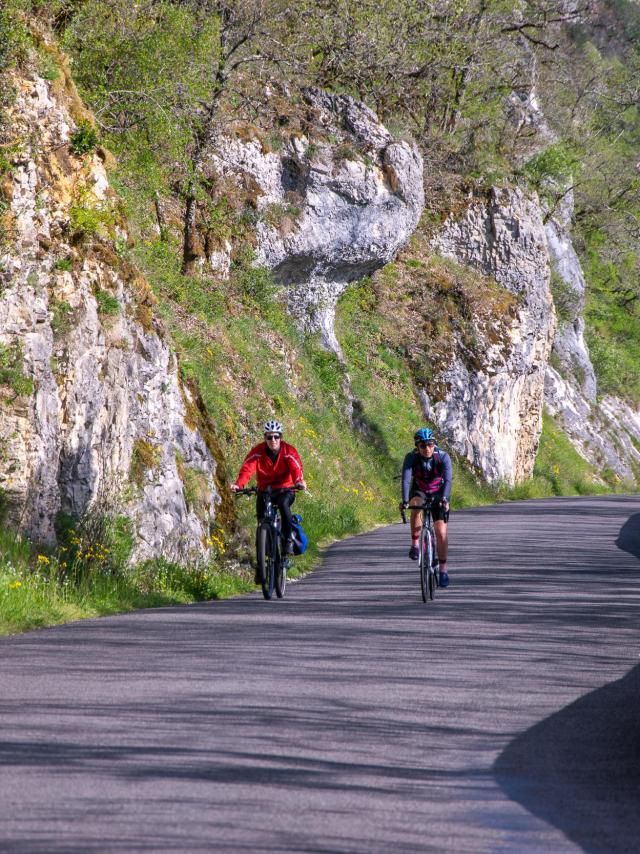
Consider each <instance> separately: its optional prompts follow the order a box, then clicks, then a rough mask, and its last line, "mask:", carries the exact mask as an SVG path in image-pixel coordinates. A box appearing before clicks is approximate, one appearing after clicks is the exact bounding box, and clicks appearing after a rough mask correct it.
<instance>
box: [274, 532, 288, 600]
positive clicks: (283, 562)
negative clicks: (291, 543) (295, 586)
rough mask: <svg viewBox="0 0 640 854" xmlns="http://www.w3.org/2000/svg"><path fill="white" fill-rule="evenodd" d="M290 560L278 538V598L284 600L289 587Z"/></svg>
mask: <svg viewBox="0 0 640 854" xmlns="http://www.w3.org/2000/svg"><path fill="white" fill-rule="evenodd" d="M288 565H289V559H288V557H287V556H286V554H284V543H283V541H282V540H281V539H280V538H278V542H277V543H276V596H277V597H278V599H282V597H283V596H284V591H285V589H286V586H287V567H288Z"/></svg>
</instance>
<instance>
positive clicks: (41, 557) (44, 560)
mask: <svg viewBox="0 0 640 854" xmlns="http://www.w3.org/2000/svg"><path fill="white" fill-rule="evenodd" d="M38 563H44V564H47V563H51V561H50V560H49V558H48V557H47V556H46V555H38Z"/></svg>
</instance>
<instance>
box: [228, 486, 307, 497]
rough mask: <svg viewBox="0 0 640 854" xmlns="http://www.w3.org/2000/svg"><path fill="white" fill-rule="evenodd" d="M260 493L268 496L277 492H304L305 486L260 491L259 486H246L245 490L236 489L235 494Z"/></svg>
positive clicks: (270, 488)
mask: <svg viewBox="0 0 640 854" xmlns="http://www.w3.org/2000/svg"><path fill="white" fill-rule="evenodd" d="M259 492H261V493H262V494H263V495H267V493H271V494H273V493H275V492H304V486H298V485H297V484H296V485H294V486H275V487H272V486H270V487H268V488H267V489H258V487H257V486H246V487H244V488H243V489H236V491H235V492H234V493H233V494H234V495H256V494H257V493H259Z"/></svg>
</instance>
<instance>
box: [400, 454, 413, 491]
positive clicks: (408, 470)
mask: <svg viewBox="0 0 640 854" xmlns="http://www.w3.org/2000/svg"><path fill="white" fill-rule="evenodd" d="M412 477H413V451H412V452H411V453H409V454H407V456H406V457H405V458H404V462H403V464H402V503H403V504H408V502H409V490H410V489H411V478H412Z"/></svg>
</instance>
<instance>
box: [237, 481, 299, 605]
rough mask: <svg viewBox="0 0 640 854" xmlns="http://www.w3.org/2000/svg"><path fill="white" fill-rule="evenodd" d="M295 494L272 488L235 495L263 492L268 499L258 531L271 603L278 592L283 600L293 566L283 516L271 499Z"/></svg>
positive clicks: (260, 573) (263, 582) (259, 557)
mask: <svg viewBox="0 0 640 854" xmlns="http://www.w3.org/2000/svg"><path fill="white" fill-rule="evenodd" d="M294 491H296V490H295V488H294V487H287V488H286V489H273V488H272V487H270V486H268V487H267V488H266V489H264V490H258V488H257V487H255V486H250V487H249V488H247V489H239V490H238V491H237V492H236V493H235V494H236V495H257V494H258V492H260V494H261V495H263V496H264V510H263V512H262V516H261V517H260V518H259V519H258V524H257V527H256V563H257V565H258V576H259V577H260V586H261V587H262V595H263V596H264V598H265V599H271V597H272V596H273V591H274V589H275V591H276V596H277V597H278V599H282V597H283V596H284V591H285V589H286V586H287V570H288V569H289V566H290V559H289V557H288V556H287V554H286V553H285V546H286V543H285V539H284V536H283V534H282V523H281V520H280V514H279V513H278V507H277V505H276V504H274V503H273V501H272V500H271V497H272V495H274V494H276V493H277V494H280V493H282V492H294Z"/></svg>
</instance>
